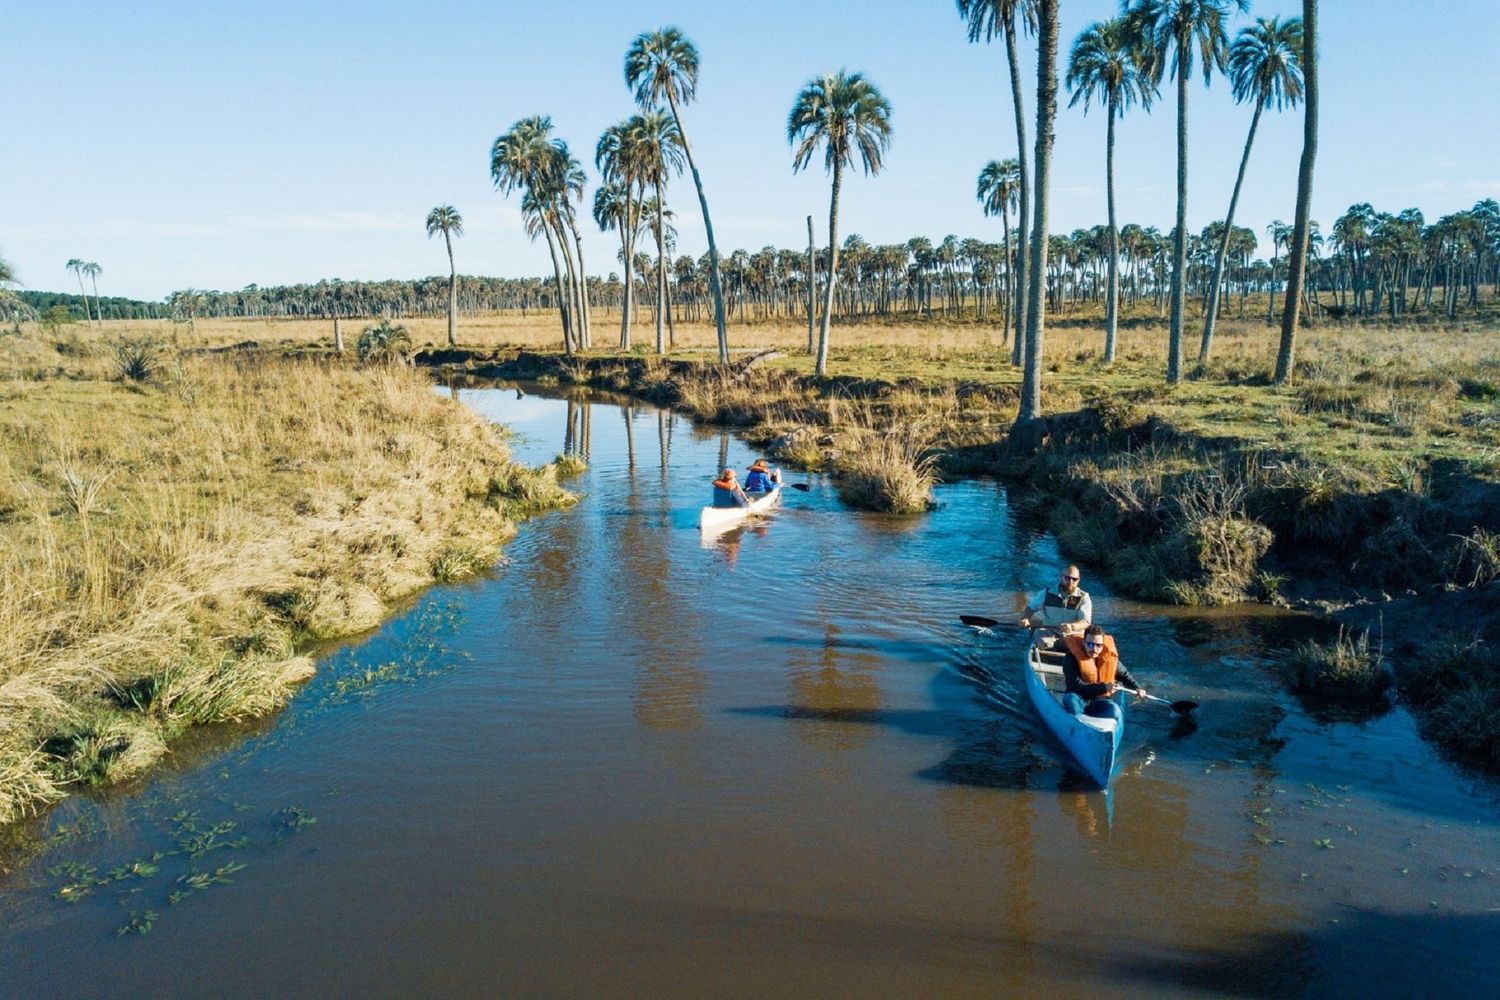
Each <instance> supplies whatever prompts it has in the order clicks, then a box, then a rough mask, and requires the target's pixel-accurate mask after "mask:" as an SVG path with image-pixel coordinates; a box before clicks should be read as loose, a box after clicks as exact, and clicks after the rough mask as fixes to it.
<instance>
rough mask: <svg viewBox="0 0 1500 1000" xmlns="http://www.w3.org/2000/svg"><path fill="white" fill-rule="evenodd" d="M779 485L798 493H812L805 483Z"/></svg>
mask: <svg viewBox="0 0 1500 1000" xmlns="http://www.w3.org/2000/svg"><path fill="white" fill-rule="evenodd" d="M781 485H783V486H790V487H791V488H792V489H794V490H796V491H797V492H798V493H809V492H811V491H812V487H811V486H809V485H807V484H806V483H782V484H781Z"/></svg>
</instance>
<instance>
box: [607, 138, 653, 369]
mask: <svg viewBox="0 0 1500 1000" xmlns="http://www.w3.org/2000/svg"><path fill="white" fill-rule="evenodd" d="M644 131H645V123H644V121H643V119H642V118H641V116H640V115H634V116H632V117H630V118H627V119H626V120H625V121H623V122H620V123H619V124H616V125H611V126H610V127H609V128H607V129H605V130H604V133H603V134H602V135H601V136H600V137H599V143H598V145H597V146H596V147H595V149H594V164H595V166H597V167H598V168H599V172H600V174H601V175H602V176H603V178H604V187H601V188H600V189H599V192H598V195H596V197H595V200H594V219H595V221H597V222H598V223H599V225H600V227H601V228H603V229H605V230H609V229H613V228H618V229H619V231H620V243H621V260H622V262H623V263H624V266H625V282H624V302H623V304H622V307H621V312H620V350H622V351H628V350H630V322H631V318H632V317H631V313H632V310H633V307H634V305H635V241H636V239H637V238H638V237H639V236H640V232H641V205H642V202H643V201H644V200H645V188H646V183H647V181H646V176H647V173H648V168H649V166H650V164H649V163H647V162H646V161H645V159H644V152H645V151H644V150H643V149H642V148H641V137H642V136H643V134H644ZM601 198H603V200H604V201H605V202H606V204H607V205H613V206H614V207H613V210H612V211H609V212H606V216H607V218H608V220H609V221H608V224H606V218H601V216H600V199H601Z"/></svg>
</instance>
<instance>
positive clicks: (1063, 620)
mask: <svg viewBox="0 0 1500 1000" xmlns="http://www.w3.org/2000/svg"><path fill="white" fill-rule="evenodd" d="M1081 576H1082V574H1080V573H1079V572H1078V567H1077V566H1069V567H1068V568H1067V569H1065V570H1063V575H1062V579H1061V580H1060V581H1059V582H1058V584H1057V587H1056V588H1055V589H1049V590H1044V591H1042V592H1041V594H1039V595H1038V596H1037V598H1036V600H1035V601H1032V602H1031V606H1030V607H1028V608H1027V609H1026V610H1025V611H1023V612H1022V613H1021V625H1022V626H1023V627H1024V628H1031V629H1046V630H1047V631H1048V632H1050V633H1051V634H1053V635H1082V634H1083V630H1084V629H1085V628H1087V627H1088V626H1089V623H1090V622H1092V621H1093V620H1094V603H1093V601H1091V600H1090V599H1089V595H1088V591H1086V590H1084V589H1083V588H1082V587H1080V586H1079V585H1078V581H1079V579H1080V578H1081Z"/></svg>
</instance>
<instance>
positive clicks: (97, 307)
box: [89, 273, 104, 330]
mask: <svg viewBox="0 0 1500 1000" xmlns="http://www.w3.org/2000/svg"><path fill="white" fill-rule="evenodd" d="M89 284H91V285H93V286H94V315H95V316H97V317H99V319H98V322H97V323H95V328H96V329H99V330H102V329H104V306H102V305H101V304H100V303H99V279H98V278H97V277H95V276H94V275H93V274H92V273H91V274H90V275H89Z"/></svg>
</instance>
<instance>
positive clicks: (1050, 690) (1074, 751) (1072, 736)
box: [1023, 646, 1125, 789]
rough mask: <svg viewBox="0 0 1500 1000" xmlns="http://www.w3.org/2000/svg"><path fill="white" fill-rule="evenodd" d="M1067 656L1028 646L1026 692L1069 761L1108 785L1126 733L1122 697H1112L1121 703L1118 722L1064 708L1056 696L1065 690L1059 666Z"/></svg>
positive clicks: (1117, 702)
mask: <svg viewBox="0 0 1500 1000" xmlns="http://www.w3.org/2000/svg"><path fill="white" fill-rule="evenodd" d="M1066 656H1067V653H1065V652H1062V651H1061V650H1058V651H1056V652H1053V651H1051V650H1046V651H1043V650H1039V649H1038V648H1037V647H1036V646H1028V647H1027V648H1026V666H1025V669H1024V671H1023V672H1024V674H1025V686H1026V694H1027V695H1028V696H1029V697H1030V699H1031V704H1032V705H1033V706H1034V707H1035V708H1036V711H1037V714H1038V715H1040V716H1041V718H1042V724H1043V725H1045V726H1046V727H1047V730H1048V731H1049V732H1050V733H1052V735H1053V736H1056V737H1057V739H1058V742H1060V743H1061V744H1062V745H1063V749H1065V750H1067V752H1068V756H1069V758H1070V760H1069V761H1068V763H1070V764H1072V765H1073V766H1074V767H1075V768H1077V769H1078V770H1079V771H1082V772H1083V773H1084V774H1085V775H1087V776H1088V777H1089V778H1091V779H1093V781H1094V782H1095V783H1096V784H1097V785H1098V786H1099V787H1100V788H1104V789H1108V788H1109V781H1110V779H1111V778H1112V777H1114V773H1115V758H1116V755H1117V754H1118V753H1119V751H1120V738H1121V737H1122V736H1123V735H1124V733H1125V715H1124V712H1125V705H1124V701H1125V699H1124V698H1123V697H1122V696H1120V695H1115V698H1114V702H1115V704H1116V705H1118V706H1119V707H1120V721H1118V722H1116V721H1115V720H1114V719H1101V718H1096V717H1094V716H1092V715H1074V714H1073V713H1072V712H1069V711H1068V710H1067V709H1065V708H1063V706H1062V702H1061V701H1060V700H1059V698H1060V696H1061V695H1062V693H1063V691H1064V690H1066V683H1065V681H1064V679H1063V668H1062V660H1063V657H1066Z"/></svg>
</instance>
